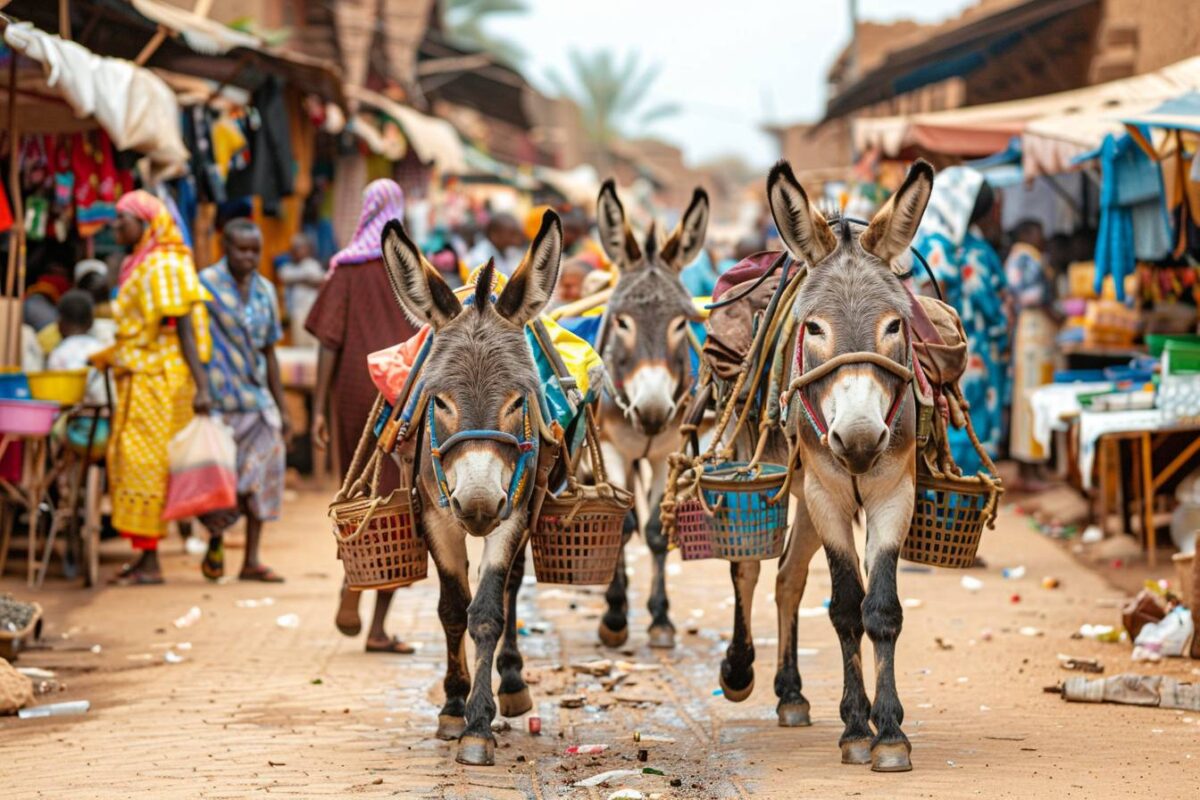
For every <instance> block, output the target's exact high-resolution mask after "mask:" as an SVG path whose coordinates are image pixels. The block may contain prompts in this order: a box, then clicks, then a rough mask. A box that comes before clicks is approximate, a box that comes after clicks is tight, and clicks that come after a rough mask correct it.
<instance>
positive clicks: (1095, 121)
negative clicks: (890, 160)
mask: <svg viewBox="0 0 1200 800" xmlns="http://www.w3.org/2000/svg"><path fill="white" fill-rule="evenodd" d="M1198 89H1200V56H1197V57H1194V58H1189V59H1186V60H1184V61H1180V62H1177V63H1175V64H1172V65H1170V66H1167V67H1164V68H1162V69H1160V70H1158V71H1156V72H1150V73H1147V74H1145V75H1138V76H1135V77H1132V78H1124V79H1122V80H1118V81H1110V82H1109V83H1102V84H1097V85H1095V86H1088V87H1085V88H1082V89H1075V90H1072V91H1069V92H1059V93H1057V94H1050V95H1043V96H1041V97H1030V98H1026V99H1024V100H1012V101H1008V102H1004V103H990V104H987V105H979V106H969V107H966V108H958V109H952V110H949V111H939V112H930V113H925V114H911V115H904V116H895V117H876V118H864V119H858V120H855V121H854V124H853V136H854V144H855V147H856V148H858V149H859V150H868V149H871V148H878V149H879V150H880V151H881V152H882V153H883V154H884V155H886V156H891V157H895V156H899V155H900V154H901V153H902V152H903V151H904V150H906V149H909V148H916V149H923V150H926V151H929V152H933V153H941V154H944V155H953V156H960V157H968V158H969V157H976V156H984V155H988V154H990V153H995V152H997V151H1000V150H1004V149H1005V148H1006V147H1007V146H1008V142H1009V141H1010V139H1011V138H1012V137H1013V136H1020V137H1021V138H1022V146H1023V151H1024V162H1023V166H1024V169H1025V174H1026V176H1027V177H1033V176H1036V175H1043V174H1054V173H1056V172H1063V171H1066V170H1069V169H1071V168H1072V167H1071V161H1072V159H1074V158H1075V157H1076V156H1077V155H1079V154H1080V153H1083V152H1086V151H1088V150H1091V149H1093V148H1095V147H1096V146H1098V145H1099V143H1100V142H1101V141H1103V139H1104V136H1105V135H1107V134H1109V133H1120V132H1121V131H1122V130H1123V126H1122V122H1121V120H1122V118H1124V117H1128V116H1130V115H1134V114H1140V113H1143V112H1145V111H1148V110H1150V109H1153V108H1155V107H1156V106H1158V105H1160V104H1161V103H1163V102H1164V101H1167V100H1171V99H1174V98H1177V97H1179V96H1180V95H1183V94H1185V93H1187V92H1189V91H1194V90H1198Z"/></svg>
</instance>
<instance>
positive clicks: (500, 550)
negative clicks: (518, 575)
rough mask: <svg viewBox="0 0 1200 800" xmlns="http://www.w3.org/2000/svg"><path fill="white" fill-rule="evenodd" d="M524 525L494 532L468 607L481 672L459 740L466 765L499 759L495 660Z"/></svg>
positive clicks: (477, 667)
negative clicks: (508, 585) (506, 591)
mask: <svg viewBox="0 0 1200 800" xmlns="http://www.w3.org/2000/svg"><path fill="white" fill-rule="evenodd" d="M522 533H523V531H522V529H521V528H520V527H519V526H517V525H516V524H514V523H513V522H509V523H506V524H505V525H504V526H503V527H502V528H501V529H500V530H498V531H496V532H495V533H492V534H491V535H490V536H489V537H488V539H487V542H486V544H485V545H484V553H483V565H482V566H481V568H480V570H479V573H480V574H479V587H478V589H477V590H476V592H475V599H473V600H472V601H471V605H470V606H469V607H468V608H467V632H468V633H470V634H471V641H472V642H474V644H475V677H474V681H473V682H472V684H471V694H470V696H469V697H467V727H466V730H464V731H463V735H462V738H461V739H460V740H459V742H458V755H457V757H456V760H457V761H458V763H460V764H473V765H475V766H491V765H492V764H495V763H496V759H495V752H496V737H495V736H494V735H493V734H492V720H493V719H494V718H495V716H496V698H495V697H494V696H493V695H492V664H493V663H495V658H496V645H497V644H498V643H499V641H500V636H501V635H502V634H503V632H504V616H505V608H504V587H505V584H506V583H507V581H508V575H509V572H510V570H511V567H512V562H513V559H514V558H515V557H516V551H517V549H518V548H519V547H520V546H521V537H522Z"/></svg>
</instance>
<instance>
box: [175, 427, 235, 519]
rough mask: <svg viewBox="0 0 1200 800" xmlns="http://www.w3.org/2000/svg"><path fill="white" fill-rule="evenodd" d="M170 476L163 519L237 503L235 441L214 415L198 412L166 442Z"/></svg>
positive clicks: (194, 514) (218, 509)
mask: <svg viewBox="0 0 1200 800" xmlns="http://www.w3.org/2000/svg"><path fill="white" fill-rule="evenodd" d="M167 457H168V461H169V463H170V468H171V476H170V480H169V481H168V483H167V504H166V507H165V508H164V509H163V519H167V520H171V519H187V518H189V517H197V516H200V515H201V514H207V513H209V512H212V511H224V510H225V509H229V508H234V507H236V506H237V443H236V442H235V441H234V439H233V431H231V430H230V429H229V426H227V425H226V424H225V423H224V422H221V420H220V419H218V418H217V417H211V416H197V417H196V418H195V419H193V420H192V421H191V422H189V423H188V424H187V427H185V428H184V429H183V430H181V431H180V432H179V433H177V434H176V435H175V437H174V438H173V439H171V441H170V443H168V445H167Z"/></svg>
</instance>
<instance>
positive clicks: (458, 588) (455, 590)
mask: <svg viewBox="0 0 1200 800" xmlns="http://www.w3.org/2000/svg"><path fill="white" fill-rule="evenodd" d="M426 530H428V528H426ZM428 539H429V544H430V548H429V549H430V552H431V553H432V554H433V563H434V566H435V567H436V568H437V573H438V581H439V582H440V584H441V592H440V594H439V595H438V618H439V619H440V620H441V623H442V630H443V632H444V633H445V635H446V677H445V679H444V680H443V681H442V688H443V689H444V690H445V692H446V702H445V704H444V705H443V706H442V710H441V711H439V712H438V727H437V737H438V738H439V739H447V740H451V739H457V738H458V737H460V736H462V732H463V730H464V729H465V728H466V727H467V721H466V713H467V692H468V691H469V690H470V688H471V674H470V672H469V671H468V669H467V649H466V642H465V641H464V637H465V634H466V632H467V606H469V605H470V604H471V584H470V580H469V579H468V577H467V575H468V565H467V548H466V541H465V540H464V539H463V537H462V536H461V535H459V536H454V535H448V536H442V537H434V536H431V537H428Z"/></svg>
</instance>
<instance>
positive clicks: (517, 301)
mask: <svg viewBox="0 0 1200 800" xmlns="http://www.w3.org/2000/svg"><path fill="white" fill-rule="evenodd" d="M561 258H562V223H561V222H560V221H559V219H558V214H555V213H554V212H553V211H547V212H546V213H545V214H544V215H542V227H541V230H539V231H538V233H537V236H535V237H533V244H531V245H530V246H529V252H528V253H526V254H525V258H524V259H523V260H522V261H521V265H520V266H519V267H517V269H516V271H515V272H513V275H512V277H511V278H509V279H508V283H507V284H506V285H505V287H504V291H502V292H501V293H500V297H499V299H498V300H496V311H498V312H499V313H500V316H502V317H504V318H505V319H507V320H508V321H509V322H511V323H513V324H514V325H516V326H518V327H521V326H523V325H525V323H526V322H529V320H531V319H533V318H534V317H536V316H537V315H538V314H540V313H541V311H542V309H543V308H545V307H546V303H548V302H550V296H551V295H552V294H553V292H554V284H555V283H556V282H557V281H558V264H559V261H560V259H561Z"/></svg>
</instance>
